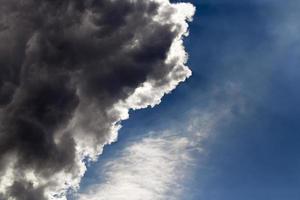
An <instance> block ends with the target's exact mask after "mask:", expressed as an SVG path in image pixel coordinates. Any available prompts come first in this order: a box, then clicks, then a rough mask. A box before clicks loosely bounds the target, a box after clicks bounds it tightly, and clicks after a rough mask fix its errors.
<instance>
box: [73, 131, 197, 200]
mask: <svg viewBox="0 0 300 200" xmlns="http://www.w3.org/2000/svg"><path fill="white" fill-rule="evenodd" d="M189 146H190V141H189V140H188V139H187V138H185V137H178V136H174V135H172V134H168V133H162V134H155V136H154V135H153V136H147V137H145V138H143V139H142V140H138V141H135V142H133V143H132V144H130V145H128V146H127V147H126V148H125V149H124V150H123V151H122V153H121V155H120V156H118V157H117V158H115V159H113V160H110V161H108V162H107V163H106V164H105V166H104V168H103V172H102V173H103V175H101V176H104V177H105V178H104V180H103V181H102V182H101V183H99V184H95V185H92V186H90V187H88V188H87V189H86V191H84V192H83V193H81V194H79V195H78V197H77V199H79V200H96V199H97V200H105V199H111V200H120V199H131V200H139V199H144V200H164V199H178V197H179V196H180V191H181V190H182V189H183V188H182V187H181V185H180V182H181V181H183V178H184V175H185V173H186V172H185V168H186V167H187V166H188V165H189V164H191V162H192V157H191V155H190V152H189V150H188V149H189Z"/></svg>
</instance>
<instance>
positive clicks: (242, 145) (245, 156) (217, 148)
mask: <svg viewBox="0 0 300 200" xmlns="http://www.w3.org/2000/svg"><path fill="white" fill-rule="evenodd" d="M190 2H191V3H193V4H194V5H195V6H196V8H197V12H196V15H195V16H194V21H193V22H192V23H191V24H190V36H189V37H188V38H187V39H186V40H185V45H186V49H187V51H188V52H189V55H190V56H189V61H188V65H189V67H190V68H191V69H192V71H193V75H192V77H190V78H189V79H188V80H187V81H186V82H184V83H182V84H181V85H179V86H178V87H177V88H176V90H174V91H173V92H172V93H171V94H169V95H167V96H166V97H164V98H163V101H162V103H161V104H160V105H159V106H156V107H154V108H151V109H150V108H149V109H145V110H140V111H134V112H131V117H130V119H129V120H127V121H124V122H123V123H122V125H123V128H122V129H121V131H120V136H119V139H118V142H116V143H114V144H112V145H110V146H106V147H105V149H104V153H103V154H102V155H101V156H100V159H99V161H98V162H97V163H94V164H91V166H90V169H89V170H88V172H87V174H86V175H85V177H84V178H83V180H82V184H81V186H82V188H81V192H82V193H84V192H85V191H86V190H88V188H89V187H91V185H93V184H101V183H103V182H104V178H105V172H103V171H102V170H103V169H105V167H106V166H107V165H106V164H107V163H108V162H114V160H115V162H116V163H118V160H120V162H122V159H120V157H121V158H122V155H123V154H122V153H123V152H126V148H127V147H128V146H130V145H132V144H133V143H134V144H135V143H137V144H138V143H139V142H142V144H144V143H143V142H145V138H149V137H152V136H153V135H154V136H155V137H157V136H158V137H161V136H162V135H164V133H165V132H166V131H167V132H168V137H169V135H172V134H173V135H175V136H176V137H177V136H178V137H184V138H189V137H193V136H191V134H192V133H191V132H197V131H200V132H201V133H202V132H205V133H203V135H204V136H203V137H201V138H199V139H196V140H195V142H197V143H198V144H197V145H196V146H197V147H200V148H201V150H200V151H198V150H193V151H192V152H189V156H190V157H191V158H192V161H189V160H186V161H185V160H183V161H184V162H192V164H191V165H190V166H189V165H188V166H184V168H188V170H187V171H188V172H189V173H187V175H186V178H185V179H184V180H182V181H180V182H179V183H180V184H181V185H183V188H184V189H183V192H182V194H181V197H180V198H181V199H187V200H202V199H203V200H229V199H230V200H235V199H236V200H241V199H242V200H248V199H249V200H250V199H251V200H253V199H255V200H266V199H272V200H277V199H278V200H282V199H288V200H298V199H299V196H300V190H299V186H300V157H299V152H300V135H299V131H300V123H299V119H300V107H299V100H300V91H299V84H300V79H299V78H300V68H299V64H300V63H299V56H300V55H299V54H300V47H299V44H300V34H299V33H300V25H298V19H299V18H300V14H299V13H298V10H299V9H300V3H299V2H298V3H297V2H296V1H292V0H287V1H277V0H273V1H271V0H264V1H262V0H260V1H259V0H251V1H249V0H248V1H246V0H199V1H190ZM202 119H205V120H204V121H203V120H202ZM208 125H209V126H208ZM189 126H193V128H192V129H191V130H190V129H188V127H189ZM207 126H208V128H207ZM205 127H206V128H205ZM149 133H151V134H149ZM149 135H150V136H149ZM192 147H193V148H195V146H192ZM170 148H171V147H170ZM184 149H185V148H184ZM195 149H197V148H195ZM183 151H184V150H183ZM167 155H169V154H167ZM180 155H181V154H180ZM123 160H124V159H123ZM180 166H182V168H183V165H182V163H178V168H179V169H180V168H181V167H180ZM173 173H175V175H176V173H185V172H181V171H180V172H173ZM175 175H174V176H175ZM175 181H176V180H175ZM183 197H184V198H183Z"/></svg>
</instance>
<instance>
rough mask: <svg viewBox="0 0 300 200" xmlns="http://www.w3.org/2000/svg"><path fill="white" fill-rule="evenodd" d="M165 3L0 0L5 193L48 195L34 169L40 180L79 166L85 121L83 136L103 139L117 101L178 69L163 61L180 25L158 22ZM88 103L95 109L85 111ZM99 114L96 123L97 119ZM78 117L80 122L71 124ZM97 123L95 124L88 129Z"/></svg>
mask: <svg viewBox="0 0 300 200" xmlns="http://www.w3.org/2000/svg"><path fill="white" fill-rule="evenodd" d="M160 4H161V3H159V2H155V1H146V0H140V1H129V0H114V1H113V0H98V1H94V0H87V1H82V0H52V1H50V0H43V1H37V0H27V1H19V0H0V120H1V124H0V170H1V171H0V174H1V176H2V179H3V180H1V179H0V183H1V184H3V185H5V184H7V187H5V186H4V188H2V190H3V191H1V192H2V193H3V194H2V196H3V197H2V198H4V199H8V198H9V197H11V198H14V199H16V200H27V199H28V200H29V199H30V200H35V199H39V200H42V199H47V198H48V197H45V196H44V189H45V188H46V187H47V184H50V183H47V182H45V181H44V183H39V181H37V180H36V183H35V184H36V185H34V183H33V181H32V180H26V179H27V178H26V177H27V175H26V174H27V173H28V172H33V173H34V175H35V177H38V178H40V179H43V180H47V179H48V178H50V177H51V176H53V174H55V173H58V172H66V173H67V172H68V173H71V174H72V173H76V172H75V171H76V169H75V168H76V167H78V166H77V165H76V162H78V160H76V158H77V157H76V140H75V139H74V138H75V137H78V135H77V136H75V135H74V133H73V131H72V130H73V129H75V128H76V127H81V128H82V127H83V126H85V127H84V128H83V130H84V131H83V132H84V133H81V134H82V135H81V136H80V137H79V138H80V139H82V138H84V137H85V135H84V134H89V133H91V134H92V135H93V138H95V139H96V140H98V139H99V138H102V140H104V139H103V138H107V137H108V136H105V134H106V135H108V134H109V131H110V128H111V126H112V124H113V123H114V122H115V121H117V120H118V119H119V118H118V117H116V116H110V115H109V114H108V110H110V109H111V108H112V107H113V105H114V104H116V103H117V102H119V101H120V100H126V98H128V97H129V96H130V95H131V94H132V93H133V92H134V90H135V89H136V88H137V87H139V86H140V85H141V84H142V83H144V82H146V81H147V80H148V79H152V80H155V82H157V83H159V82H162V83H163V82H164V81H165V82H166V80H164V79H165V78H166V76H167V75H168V74H169V73H170V72H171V71H172V70H173V69H174V67H175V66H176V63H172V64H167V62H166V58H167V56H168V52H169V50H170V47H171V44H172V43H173V42H174V40H175V39H176V37H178V35H179V36H181V35H180V34H182V33H180V31H182V30H181V29H180V27H179V28H178V26H177V27H175V28H174V23H172V22H171V21H170V22H169V23H168V22H165V23H161V22H159V21H157V20H154V17H155V16H157V15H158V13H159V6H160ZM174 12H175V10H172V9H170V10H169V13H165V14H164V15H165V16H164V17H166V18H167V17H168V15H169V16H171V15H172V13H174ZM185 76H186V75H184V77H185ZM90 105H92V107H93V109H96V110H93V111H95V112H97V115H95V114H92V113H90V114H89V112H90V111H91V110H88V111H86V110H87V108H90V107H89V106H90ZM77 115H78V116H77ZM94 117H97V118H99V119H97V120H98V121H97V122H98V124H97V126H95V125H91V124H92V122H91V121H93V120H92V119H93V118H94ZM74 119H76V120H77V122H75V125H74V127H75V128H73V129H72V128H69V129H68V128H67V127H70V122H71V121H72V120H74ZM78 119H79V121H80V119H84V120H83V121H80V122H78ZM76 120H75V121H76ZM76 123H79V125H76ZM91 129H97V130H95V131H86V130H91ZM97 138H98V139H97ZM105 140H107V139H105ZM99 141H100V139H99ZM103 144H105V141H102V143H97V145H103ZM11 168H12V169H13V170H12V171H13V172H12V175H10V178H6V180H4V177H5V176H8V175H7V174H8V172H7V171H8V170H9V169H11ZM24 177H25V178H24ZM21 178H22V179H21ZM23 178H24V180H23ZM1 181H2V182H1ZM3 181H4V182H5V181H6V182H7V181H8V182H11V183H10V184H9V183H5V184H4V183H3ZM62 182H63V180H62ZM50 185H51V184H50ZM0 198H1V196H0Z"/></svg>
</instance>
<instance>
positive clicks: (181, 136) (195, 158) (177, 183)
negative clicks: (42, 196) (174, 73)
mask: <svg viewBox="0 0 300 200" xmlns="http://www.w3.org/2000/svg"><path fill="white" fill-rule="evenodd" d="M227 90H228V91H227V92H228V93H230V95H233V96H235V94H236V92H237V90H238V89H237V86H233V85H232V84H230V85H229V86H228V87H227ZM231 108H232V103H231V102H227V103H224V104H219V105H218V106H215V105H211V106H209V107H208V108H206V109H202V110H201V111H199V110H198V111H195V110H194V111H190V112H189V114H188V117H187V119H186V120H184V121H182V122H181V123H176V122H174V121H173V122H172V123H171V124H172V125H173V126H172V127H168V129H167V130H161V131H159V130H158V131H156V132H150V133H147V134H145V135H143V137H136V136H133V139H131V140H130V141H129V142H127V143H126V145H125V146H124V148H121V149H120V150H118V153H116V156H112V157H110V158H107V159H105V160H102V161H101V162H102V163H101V164H99V165H96V166H95V167H93V169H92V170H94V171H96V172H97V173H95V174H96V175H97V176H98V177H96V178H95V177H94V176H93V180H97V181H96V182H95V181H93V183H92V182H90V183H87V185H85V187H84V188H85V189H84V190H82V191H81V192H80V193H79V194H77V196H76V197H74V199H77V200H106V199H110V200H122V199H132V200H140V199H143V200H166V199H168V200H180V199H185V198H187V196H188V195H189V194H188V191H189V190H190V189H191V188H189V181H190V180H192V177H193V175H194V174H195V173H196V171H197V170H198V169H199V163H201V162H205V155H206V154H207V149H205V146H204V145H203V142H204V143H205V140H206V139H207V138H208V137H210V136H212V135H214V134H216V132H217V131H218V126H217V124H219V123H220V122H221V121H224V120H225V119H226V120H231V118H232V117H233V116H232V113H231ZM200 165H201V164H200ZM100 177H101V178H100ZM198 190H200V188H198Z"/></svg>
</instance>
